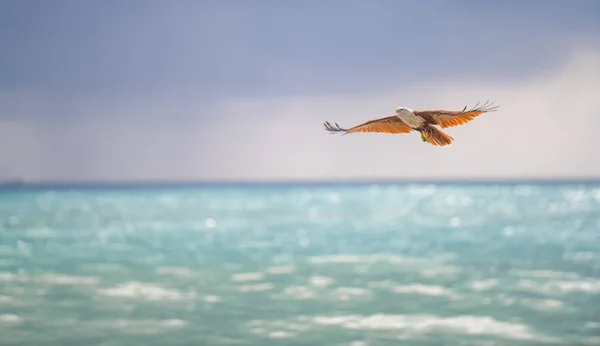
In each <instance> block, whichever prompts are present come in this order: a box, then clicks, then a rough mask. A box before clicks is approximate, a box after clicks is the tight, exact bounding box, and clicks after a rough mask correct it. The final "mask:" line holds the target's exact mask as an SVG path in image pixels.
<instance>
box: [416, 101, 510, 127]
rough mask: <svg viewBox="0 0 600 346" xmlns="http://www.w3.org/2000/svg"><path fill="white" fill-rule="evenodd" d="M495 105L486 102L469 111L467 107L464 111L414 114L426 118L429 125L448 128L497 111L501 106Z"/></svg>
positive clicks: (429, 111)
mask: <svg viewBox="0 0 600 346" xmlns="http://www.w3.org/2000/svg"><path fill="white" fill-rule="evenodd" d="M493 104H494V103H493V102H491V103H489V102H486V103H484V104H483V105H481V106H480V107H477V106H478V105H479V103H477V105H475V107H473V108H472V109H469V110H467V107H465V108H464V109H463V110H462V111H448V110H424V111H414V112H415V115H418V116H421V117H423V118H425V120H426V121H427V123H429V124H433V125H439V126H440V127H441V128H448V127H454V126H459V125H463V124H466V123H468V122H469V121H471V120H473V119H475V118H476V117H478V116H479V115H481V114H483V113H487V112H493V111H495V110H496V109H497V108H498V107H499V106H493Z"/></svg>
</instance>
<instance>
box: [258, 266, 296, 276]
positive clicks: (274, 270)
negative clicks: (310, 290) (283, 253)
mask: <svg viewBox="0 0 600 346" xmlns="http://www.w3.org/2000/svg"><path fill="white" fill-rule="evenodd" d="M295 271H296V268H295V267H294V266H274V267H268V268H267V269H265V272H266V273H267V274H270V275H282V274H291V273H293V272H295Z"/></svg>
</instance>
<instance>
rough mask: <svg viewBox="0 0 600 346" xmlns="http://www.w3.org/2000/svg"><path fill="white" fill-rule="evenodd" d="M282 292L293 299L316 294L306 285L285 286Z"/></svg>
mask: <svg viewBox="0 0 600 346" xmlns="http://www.w3.org/2000/svg"><path fill="white" fill-rule="evenodd" d="M283 293H284V294H285V295H287V296H290V297H292V298H294V299H311V298H314V297H315V296H316V294H315V292H314V291H313V290H311V289H310V288H308V287H306V286H292V287H286V288H285V290H284V291H283Z"/></svg>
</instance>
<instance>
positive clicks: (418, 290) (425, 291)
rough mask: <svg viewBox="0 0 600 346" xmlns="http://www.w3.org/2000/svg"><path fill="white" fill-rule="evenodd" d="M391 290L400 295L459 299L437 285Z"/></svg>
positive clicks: (396, 287)
mask: <svg viewBox="0 0 600 346" xmlns="http://www.w3.org/2000/svg"><path fill="white" fill-rule="evenodd" d="M391 290H392V292H394V293H398V294H418V295H424V296H436V297H442V296H444V297H449V298H453V299H454V298H457V297H458V296H457V295H456V294H455V293H454V292H453V291H452V290H449V289H447V288H444V287H442V286H437V285H423V284H412V285H404V286H395V287H392V289H391Z"/></svg>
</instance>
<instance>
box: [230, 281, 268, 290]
mask: <svg viewBox="0 0 600 346" xmlns="http://www.w3.org/2000/svg"><path fill="white" fill-rule="evenodd" d="M274 287H275V286H274V285H273V284H272V283H270V282H263V283H260V284H255V285H243V286H240V287H238V291H240V292H264V291H270V290H272V289H273V288H274Z"/></svg>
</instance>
